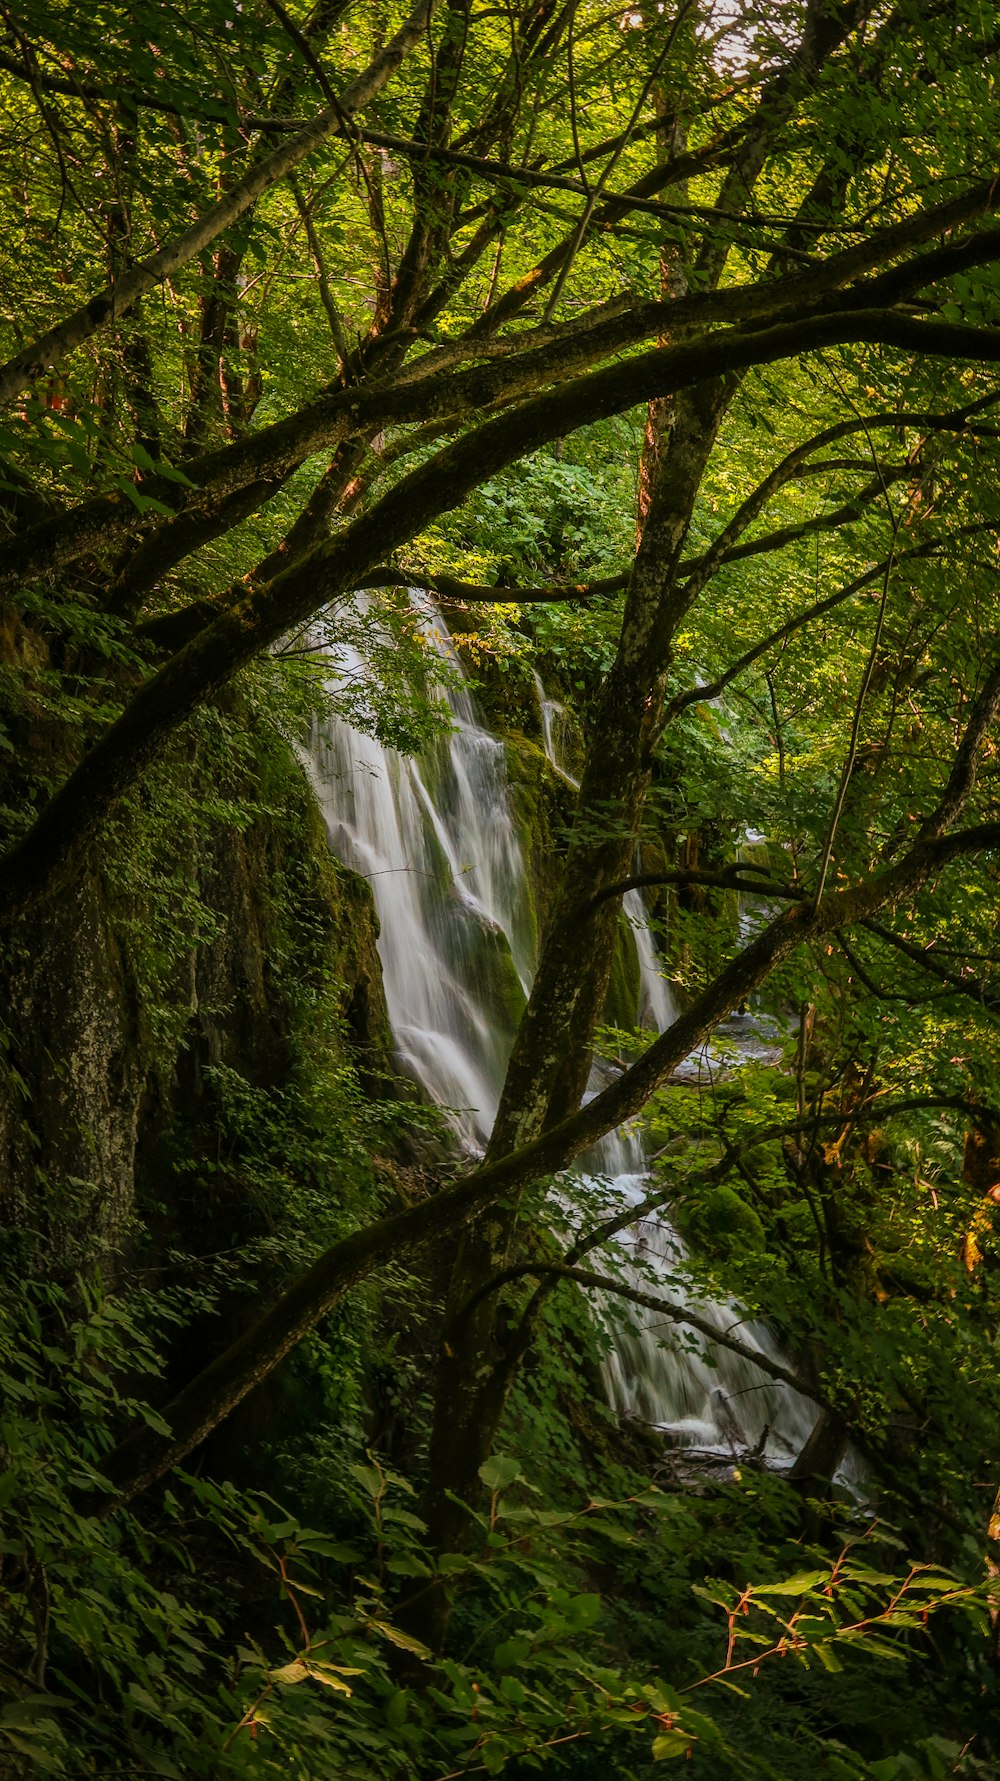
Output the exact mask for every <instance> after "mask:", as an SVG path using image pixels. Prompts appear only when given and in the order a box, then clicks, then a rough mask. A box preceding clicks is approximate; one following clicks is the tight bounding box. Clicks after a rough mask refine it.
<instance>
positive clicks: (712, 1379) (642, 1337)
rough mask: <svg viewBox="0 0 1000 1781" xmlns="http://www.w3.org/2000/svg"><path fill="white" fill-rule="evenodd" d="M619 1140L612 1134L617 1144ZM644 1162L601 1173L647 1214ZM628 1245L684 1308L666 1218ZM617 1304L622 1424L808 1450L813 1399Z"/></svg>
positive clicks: (661, 1009)
mask: <svg viewBox="0 0 1000 1781" xmlns="http://www.w3.org/2000/svg"><path fill="white" fill-rule="evenodd" d="M535 690H536V692H537V695H538V704H539V711H540V715H541V724H542V740H543V744H544V747H545V752H546V754H547V756H548V758H549V760H550V762H551V764H552V766H553V768H554V769H555V771H556V772H557V773H558V774H559V775H560V777H561V778H563V779H565V780H567V781H568V782H569V784H570V785H573V786H578V781H577V780H576V779H575V778H574V776H573V775H572V773H571V772H570V771H569V768H568V766H567V762H566V751H565V739H566V737H567V736H568V734H569V726H570V720H569V715H568V713H567V711H566V709H565V707H564V706H563V705H561V704H560V703H559V701H558V700H556V699H551V698H549V697H547V695H546V693H545V689H544V687H543V685H542V682H541V680H540V679H539V677H538V676H537V675H536V676H535ZM622 901H623V908H624V912H625V916H626V918H627V920H628V922H629V925H630V926H631V928H632V934H633V938H634V941H635V947H636V953H637V955H638V961H639V973H640V1002H639V1008H638V1011H637V1025H639V1026H641V1027H645V1028H651V1029H653V1030H654V1031H656V1032H661V1033H662V1032H664V1031H665V1030H666V1028H667V1027H668V1026H669V1025H670V1024H671V1022H672V1021H673V1020H675V1019H676V1017H677V1014H678V1008H677V1004H676V1001H675V999H674V996H673V993H672V991H671V989H670V986H669V984H668V983H667V981H666V979H665V977H664V975H663V972H662V970H661V969H660V964H659V959H658V957H657V952H656V946H655V943H654V941H653V937H652V934H651V933H650V927H649V915H648V912H647V909H646V905H645V902H644V901H643V898H642V895H641V893H640V892H639V891H638V890H631V891H628V892H627V893H626V895H625V897H624V898H623V900H622ZM737 1043H738V1041H737ZM705 1061H706V1054H705V1053H701V1054H699V1057H698V1059H697V1067H696V1070H695V1079H697V1075H698V1071H699V1069H700V1068H702V1067H703V1066H704V1063H705ZM680 1092H682V1093H683V1092H685V1091H684V1090H681V1091H680ZM616 1138H617V1135H616V1134H615V1135H612V1139H611V1143H612V1144H614V1143H615V1141H616ZM607 1143H608V1141H607V1140H605V1144H606V1145H607ZM644 1160H645V1159H644V1156H643V1152H642V1146H641V1140H640V1139H639V1138H638V1136H637V1135H633V1136H632V1137H631V1139H630V1140H629V1151H628V1154H627V1156H625V1157H623V1156H621V1154H620V1153H619V1155H618V1156H615V1154H614V1152H612V1153H611V1154H610V1155H609V1154H608V1151H607V1150H605V1153H604V1154H603V1155H600V1154H599V1156H598V1158H597V1159H596V1160H595V1164H594V1166H595V1167H596V1168H600V1169H602V1170H604V1171H607V1172H609V1173H612V1174H613V1175H614V1177H615V1179H614V1187H615V1189H616V1191H617V1193H618V1194H619V1195H620V1196H621V1197H622V1198H624V1199H625V1200H626V1203H629V1202H631V1203H632V1204H633V1205H635V1206H637V1207H638V1206H639V1205H640V1204H641V1203H642V1201H643V1199H644V1198H645V1196H646V1193H647V1190H648V1183H647V1181H646V1178H645V1175H644V1172H643V1163H644ZM615 1162H617V1164H618V1167H617V1168H615V1167H614V1164H615ZM609 1163H610V1165H611V1166H610V1168H609ZM619 1241H620V1243H621V1244H622V1247H623V1248H625V1249H626V1251H627V1253H628V1261H627V1263H626V1266H625V1269H624V1278H625V1279H626V1281H627V1283H628V1284H630V1285H632V1286H635V1287H637V1288H638V1289H639V1290H641V1291H646V1292H650V1291H652V1292H655V1293H657V1294H659V1293H660V1292H662V1294H663V1297H664V1298H665V1299H669V1300H670V1301H672V1302H673V1303H675V1304H676V1303H677V1302H678V1300H680V1302H681V1303H683V1302H684V1282H683V1272H682V1271H683V1266H684V1260H685V1256H686V1253H687V1252H686V1249H685V1246H684V1243H683V1241H682V1239H681V1238H680V1236H679V1235H678V1233H677V1232H676V1231H675V1230H674V1228H673V1226H672V1225H671V1224H670V1223H669V1221H668V1219H667V1217H666V1214H665V1213H664V1212H663V1211H661V1210H658V1211H657V1212H656V1214H655V1215H654V1216H652V1217H645V1218H640V1219H639V1220H637V1222H636V1223H635V1224H634V1225H632V1226H630V1227H629V1228H628V1229H627V1230H626V1231H625V1232H624V1233H622V1236H621V1237H620V1239H619ZM615 1304H616V1302H615V1301H614V1300H612V1299H610V1298H609V1300H608V1302H607V1304H606V1306H605V1315H606V1316H607V1317H608V1318H609V1320H611V1319H613V1322H612V1325H611V1327H612V1332H613V1342H612V1346H611V1347H610V1349H609V1351H608V1354H607V1356H606V1359H605V1363H604V1379H605V1385H606V1388H607V1392H608V1396H609V1398H610V1399H611V1403H612V1405H613V1406H614V1408H615V1409H616V1410H618V1411H619V1412H620V1413H621V1414H622V1415H627V1416H634V1417H637V1418H638V1419H639V1420H641V1421H643V1422H647V1423H651V1424H653V1425H654V1426H656V1427H658V1428H663V1429H664V1430H667V1431H669V1433H670V1434H671V1435H672V1437H673V1438H674V1439H675V1440H676V1441H677V1443H678V1445H683V1446H696V1447H698V1448H700V1449H705V1450H707V1451H710V1452H712V1451H715V1452H721V1453H731V1452H734V1451H736V1450H737V1449H739V1448H741V1447H742V1448H745V1447H751V1448H759V1449H761V1451H763V1452H766V1453H767V1455H768V1457H769V1458H770V1459H771V1460H772V1461H773V1462H774V1463H776V1464H780V1463H781V1462H782V1461H787V1460H788V1459H789V1458H791V1457H793V1456H794V1455H795V1454H797V1453H798V1452H799V1450H800V1449H801V1448H802V1447H803V1446H804V1445H805V1442H806V1439H807V1437H808V1435H809V1431H810V1429H811V1427H812V1424H813V1421H814V1420H815V1411H814V1409H813V1407H812V1406H811V1405H810V1404H808V1403H806V1401H805V1400H804V1399H802V1398H801V1397H799V1396H797V1394H795V1393H794V1392H791V1391H789V1390H788V1389H787V1388H786V1387H784V1386H783V1385H781V1384H779V1383H776V1382H775V1381H773V1380H772V1379H770V1378H769V1377H768V1376H767V1375H766V1374H765V1373H763V1372H762V1371H761V1369H760V1368H759V1367H755V1366H754V1365H753V1364H752V1362H750V1361H748V1360H744V1359H743V1358H742V1357H741V1356H740V1355H738V1354H733V1353H732V1351H731V1350H728V1349H724V1348H719V1347H716V1346H714V1345H713V1346H712V1347H711V1348H710V1349H708V1350H706V1346H705V1342H704V1340H703V1339H702V1338H701V1337H700V1336H696V1334H695V1332H694V1331H693V1330H692V1329H691V1328H690V1326H688V1325H678V1324H674V1323H671V1322H669V1321H668V1320H666V1319H665V1318H664V1317H663V1315H662V1314H661V1313H658V1312H656V1311H654V1310H652V1309H651V1308H648V1307H634V1306H629V1307H628V1315H627V1319H624V1320H623V1319H622V1318H621V1317H620V1316H618V1317H615ZM698 1314H699V1316H700V1317H701V1318H702V1319H704V1320H705V1321H706V1322H707V1323H709V1324H711V1325H712V1326H713V1327H714V1328H715V1329H716V1330H718V1332H719V1334H720V1335H724V1334H727V1333H728V1334H732V1335H735V1336H737V1337H738V1338H739V1340H740V1341H741V1342H743V1343H744V1344H745V1345H746V1346H747V1347H749V1348H753V1349H756V1350H757V1351H758V1352H759V1353H761V1354H763V1355H764V1356H766V1357H767V1358H769V1359H774V1360H778V1359H780V1358H781V1356H780V1354H779V1350H778V1347H777V1344H776V1343H775V1341H774V1339H773V1337H772V1336H771V1333H770V1331H769V1330H768V1329H767V1328H766V1326H765V1325H763V1324H760V1323H751V1322H748V1321H747V1320H746V1319H745V1318H744V1317H743V1315H742V1314H741V1312H740V1310H739V1308H738V1307H737V1306H735V1305H733V1304H718V1303H716V1302H714V1301H712V1300H710V1299H709V1300H699V1303H698Z"/></svg>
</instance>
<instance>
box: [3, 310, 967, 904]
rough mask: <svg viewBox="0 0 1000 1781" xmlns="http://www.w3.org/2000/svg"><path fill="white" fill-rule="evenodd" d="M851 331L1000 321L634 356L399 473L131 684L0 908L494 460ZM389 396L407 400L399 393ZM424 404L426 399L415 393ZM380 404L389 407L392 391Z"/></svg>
mask: <svg viewBox="0 0 1000 1781" xmlns="http://www.w3.org/2000/svg"><path fill="white" fill-rule="evenodd" d="M859 339H860V340H867V341H881V342H885V343H888V344H892V345H895V346H905V347H909V348H911V349H912V350H915V351H918V352H924V353H928V354H933V353H940V354H943V355H946V356H947V357H949V358H955V357H963V356H969V357H977V358H988V359H991V360H1000V329H980V328H973V327H968V326H966V325H964V324H951V323H943V322H923V321H917V320H914V319H913V318H912V317H909V316H899V315H896V314H895V313H894V312H892V311H888V312H886V311H883V310H875V311H869V312H865V311H861V312H854V311H851V312H848V313H847V314H846V315H845V314H839V313H835V314H832V315H826V316H821V317H818V318H809V319H807V320H805V321H803V322H793V323H786V324H783V325H781V326H779V327H776V328H773V329H770V330H760V331H758V330H754V331H752V332H750V333H749V334H745V333H736V332H733V333H731V334H726V335H723V336H722V337H721V338H715V337H711V336H710V337H709V338H708V339H706V340H705V341H703V342H699V343H695V342H689V343H687V344H685V345H684V346H683V347H678V348H661V349H658V350H654V351H653V352H647V353H641V354H638V355H636V357H635V358H632V359H628V360H626V361H625V362H624V363H622V364H619V365H612V366H609V367H607V368H605V369H604V370H601V371H597V372H592V373H591V374H590V375H589V376H588V377H583V378H580V379H578V380H576V381H575V382H573V383H571V384H570V385H569V386H568V387H564V388H562V389H557V390H555V391H553V392H551V393H549V394H547V395H545V396H542V397H538V398H536V399H535V400H534V401H533V402H529V403H525V404H524V405H523V406H522V407H519V408H517V409H515V410H513V411H512V412H510V413H508V414H504V415H500V416H498V417H497V418H496V419H494V420H492V421H488V422H487V423H486V424H485V425H484V426H482V427H480V428H478V429H476V430H475V431H474V432H471V433H469V434H467V435H465V436H464V437H463V438H462V439H460V440H459V441H457V442H456V443H455V444H454V445H451V446H447V447H446V448H445V449H444V450H443V451H441V452H439V453H438V454H437V455H436V456H435V457H434V458H432V459H430V460H429V462H428V463H426V464H422V465H421V466H420V467H419V468H418V469H415V470H413V471H411V472H410V474H409V475H408V476H406V477H404V478H402V480H401V481H400V482H399V483H398V484H397V485H396V487H395V488H393V489H392V490H391V491H390V492H389V493H388V494H387V495H386V496H385V497H384V498H383V499H382V501H380V502H379V503H378V504H377V505H376V506H374V507H373V508H371V510H370V511H369V512H368V513H365V514H362V515H361V516H360V517H359V518H358V519H356V520H355V521H354V522H353V523H352V524H351V525H350V526H349V527H348V528H347V529H346V530H345V531H344V533H343V534H342V535H340V536H339V537H337V538H334V539H332V540H330V541H329V542H326V543H323V544H320V545H318V546H317V547H316V549H315V550H313V551H312V552H310V553H309V555H308V556H306V557H304V558H302V559H300V560H299V561H298V562H297V563H294V564H292V565H291V566H290V567H289V568H288V569H286V570H284V571H283V572H282V573H281V574H279V575H277V576H275V577H274V579H273V580H272V581H269V582H267V583H265V584H264V585H263V586H261V587H259V588H254V589H252V590H251V591H250V592H249V593H247V594H246V595H245V597H244V598H242V599H235V600H234V603H233V604H232V605H231V606H229V607H228V608H227V609H226V610H224V611H223V612H222V613H221V615H220V617H219V618H217V619H216V620H215V621H214V622H213V623H212V624H210V625H209V626H207V627H206V629H205V630H203V631H202V632H200V633H199V634H198V635H197V636H196V637H195V638H194V639H193V640H192V641H191V642H190V643H188V644H187V645H186V647H185V648H184V649H182V650H181V651H180V653H179V654H178V655H176V656H175V657H173V659H172V660H171V661H169V662H168V663H167V664H166V665H165V666H164V667H163V668H161V669H160V671H159V672H158V673H157V674H155V675H154V676H153V677H152V678H151V679H150V680H149V681H147V683H146V684H145V685H144V686H143V687H142V688H140V690H139V692H138V693H137V694H136V695H135V697H134V698H133V699H132V701H131V703H130V705H129V706H128V707H127V709H126V710H125V711H124V712H123V714H122V716H121V717H120V718H119V719H118V720H117V722H116V723H115V724H113V725H112V726H111V727H110V729H109V730H107V731H106V732H105V734H104V736H103V737H102V738H101V739H100V740H99V741H98V742H97V743H96V745H95V746H94V748H93V749H92V750H91V751H90V753H89V754H88V755H87V756H86V757H85V758H84V760H83V761H81V763H80V765H79V767H77V769H76V770H75V772H74V773H72V774H71V775H70V777H69V779H68V780H67V781H66V782H65V783H64V785H63V786H62V787H61V788H60V790H59V791H58V792H57V793H56V794H55V796H54V797H53V798H52V799H51V800H50V802H49V804H48V805H47V806H46V807H45V809H44V810H43V811H42V813H41V815H40V816H39V817H38V819H37V821H36V822H35V824H34V826H33V828H32V829H31V830H30V831H29V833H28V835H27V836H25V838H24V839H23V840H22V841H21V842H20V843H19V845H18V846H17V847H16V848H15V849H14V850H13V851H12V852H11V853H9V854H8V855H7V856H6V857H5V858H4V859H3V860H2V861H0V911H3V912H4V914H5V915H6V917H7V919H8V920H9V919H11V918H12V917H13V916H16V915H17V914H19V913H20V912H21V911H22V910H24V909H26V908H27V907H28V906H29V905H30V904H32V903H34V902H36V901H37V900H38V899H39V898H40V897H42V896H44V895H46V894H48V892H49V891H51V890H52V889H53V888H54V887H56V886H57V885H59V884H61V883H65V882H66V881H67V880H68V879H69V878H71V877H72V875H73V874H74V873H75V872H76V871H77V870H78V869H79V867H80V865H81V863H82V860H83V858H84V855H85V852H86V849H87V847H88V846H89V844H90V842H91V840H92V839H93V837H94V835H95V834H96V832H97V830H98V828H99V826H100V824H101V822H102V821H103V819H104V817H105V816H106V815H107V814H108V813H109V812H110V811H111V810H112V809H113V807H114V805H115V803H116V802H117V800H118V799H119V798H120V797H121V796H122V794H123V792H124V791H125V790H126V789H127V788H128V787H129V786H130V785H131V784H133V783H134V782H135V780H136V778H137V777H138V775H139V774H140V773H141V772H142V771H143V770H144V768H145V767H146V766H147V765H148V764H149V762H150V761H151V760H152V759H153V758H154V757H155V755H156V754H157V753H158V751H159V750H160V749H162V747H163V746H164V745H165V743H166V741H167V739H168V738H169V737H170V736H171V735H172V734H173V733H174V732H175V730H176V729H177V728H178V726H179V725H180V724H181V723H183V722H184V721H185V720H186V719H187V718H188V717H189V716H190V715H191V713H192V712H193V711H194V710H195V709H196V708H197V707H198V705H200V704H201V703H202V702H203V701H204V700H205V699H206V698H208V697H210V696H211V695H212V694H214V693H215V692H217V691H218V690H219V689H220V688H221V687H222V686H224V685H225V684H226V683H227V682H228V681H229V680H230V679H231V678H232V676H233V675H234V674H235V673H236V671H237V670H238V669H239V668H241V667H242V666H243V665H244V664H245V663H246V662H249V661H251V660H252V659H253V657H254V656H256V655H258V654H260V652H261V651H262V650H264V649H266V648H267V647H268V646H269V645H270V644H272V643H274V642H276V641H277V640H278V638H279V637H280V636H282V635H283V634H284V633H285V632H286V631H289V630H293V629H295V628H297V627H300V626H301V625H303V624H305V623H306V621H307V620H308V619H309V618H310V617H311V616H312V615H313V614H315V613H317V612H319V611H321V610H322V608H323V607H324V606H325V605H327V604H329V602H330V601H331V600H333V599H334V598H336V597H337V596H338V595H339V594H342V593H344V592H345V591H347V589H349V588H351V587H355V586H357V585H358V582H359V581H360V579H361V577H362V576H363V575H364V574H365V572H366V571H367V570H368V569H369V568H371V567H372V566H373V565H374V564H376V563H378V562H380V561H381V560H383V558H384V556H385V553H386V551H387V550H389V551H393V550H396V549H399V548H400V547H401V546H402V545H403V544H405V543H406V542H408V540H410V539H411V538H413V537H414V536H416V535H417V534H418V533H419V532H420V531H422V530H423V529H424V527H425V526H426V525H427V524H428V523H429V522H430V521H431V520H432V519H434V518H436V517H437V516H438V515H439V514H441V513H444V512H447V511H449V510H450V509H451V508H454V507H457V506H458V505H459V504H460V502H461V501H462V500H464V498H465V496H466V495H467V494H468V493H469V492H470V491H471V490H472V489H473V488H475V487H477V486H478V485H479V484H480V483H481V482H483V481H485V480H486V479H487V478H488V477H489V476H491V475H494V474H495V473H496V472H497V471H498V470H500V469H502V468H503V467H504V465H506V464H509V463H511V462H512V461H513V460H514V459H515V458H518V457H521V456H523V455H524V454H525V452H527V451H530V450H532V449H535V448H537V447H538V446H539V445H543V444H545V443H546V442H547V441H549V440H551V439H556V438H559V437H561V436H562V435H563V434H565V433H567V432H570V431H573V430H575V429H576V428H577V427H580V426H583V425H585V424H586V423H587V422H589V421H594V420H598V419H602V418H605V417H607V416H609V415H612V414H620V413H621V412H622V411H623V410H625V409H628V408H631V407H634V406H635V404H636V403H637V402H639V401H641V400H645V399H647V398H648V397H650V396H662V395H666V394H669V393H671V392H673V391H675V390H679V389H684V388H690V387H691V386H692V385H693V384H696V383H699V382H702V381H703V380H704V379H706V378H715V377H718V376H720V375H725V373H726V372H728V371H738V370H742V369H744V368H745V367H746V366H748V365H750V364H763V363H774V362H775V361H776V360H778V359H782V358H787V357H789V356H792V355H794V354H796V353H800V352H808V351H811V350H814V349H815V348H817V347H819V346H829V345H832V344H835V343H839V342H842V341H847V340H859ZM400 394H402V395H403V396H405V397H407V399H408V400H412V395H411V393H410V392H409V391H403V392H400ZM423 399H424V401H425V402H427V401H428V393H427V390H426V388H425V389H424V391H423ZM440 399H441V401H442V403H443V402H445V401H447V400H449V399H450V398H449V397H448V396H446V394H445V393H444V392H443V391H442V394H441V398H440ZM383 400H384V402H385V403H386V404H387V405H389V406H391V405H392V402H393V397H392V393H391V392H388V393H387V394H386V396H385V397H384V398H383Z"/></svg>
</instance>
